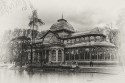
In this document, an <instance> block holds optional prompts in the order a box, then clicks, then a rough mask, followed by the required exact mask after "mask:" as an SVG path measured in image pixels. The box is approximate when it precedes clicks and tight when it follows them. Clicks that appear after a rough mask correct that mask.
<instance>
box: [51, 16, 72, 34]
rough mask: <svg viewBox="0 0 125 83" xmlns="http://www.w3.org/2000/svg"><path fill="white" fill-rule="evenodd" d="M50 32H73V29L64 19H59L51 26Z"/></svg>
mask: <svg viewBox="0 0 125 83" xmlns="http://www.w3.org/2000/svg"><path fill="white" fill-rule="evenodd" d="M50 30H51V31H60V30H67V31H70V32H74V28H73V27H72V25H71V24H69V23H68V22H67V20H65V19H63V18H62V19H59V20H58V21H57V23H55V24H53V25H52V26H51V28H50Z"/></svg>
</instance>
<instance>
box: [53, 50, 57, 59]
mask: <svg viewBox="0 0 125 83" xmlns="http://www.w3.org/2000/svg"><path fill="white" fill-rule="evenodd" d="M52 61H56V51H55V50H53V51H52Z"/></svg>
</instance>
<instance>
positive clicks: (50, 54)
mask: <svg viewBox="0 0 125 83" xmlns="http://www.w3.org/2000/svg"><path fill="white" fill-rule="evenodd" d="M51 57H52V53H51V50H50V51H49V62H50V61H51Z"/></svg>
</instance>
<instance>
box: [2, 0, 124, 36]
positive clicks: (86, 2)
mask: <svg viewBox="0 0 125 83" xmlns="http://www.w3.org/2000/svg"><path fill="white" fill-rule="evenodd" d="M33 8H34V9H36V10H37V12H38V17H39V18H40V19H42V20H43V21H44V22H45V25H43V26H40V27H39V30H47V29H49V28H50V27H51V25H52V24H54V23H56V22H57V20H58V19H60V18H61V17H62V14H63V17H64V19H66V20H67V21H68V22H69V23H70V24H71V25H72V26H73V27H74V29H75V30H76V31H85V30H89V29H92V28H94V27H95V26H101V25H105V24H110V23H114V22H115V21H116V20H117V18H118V15H119V13H120V11H121V10H122V9H124V8H125V0H0V35H1V34H2V33H4V31H5V30H8V29H14V28H29V26H28V23H29V18H30V16H31V13H32V9H33Z"/></svg>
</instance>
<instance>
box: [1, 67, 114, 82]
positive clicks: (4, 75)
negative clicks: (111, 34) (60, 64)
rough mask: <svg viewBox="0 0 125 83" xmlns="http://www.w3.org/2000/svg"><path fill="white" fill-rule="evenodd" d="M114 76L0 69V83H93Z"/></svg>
mask: <svg viewBox="0 0 125 83" xmlns="http://www.w3.org/2000/svg"><path fill="white" fill-rule="evenodd" d="M112 76H114V75H113V74H104V73H71V72H70V73H69V72H40V71H39V72H38V71H37V72H27V71H19V70H9V69H0V83H90V82H91V83H93V81H94V80H100V79H105V78H108V77H112Z"/></svg>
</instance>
